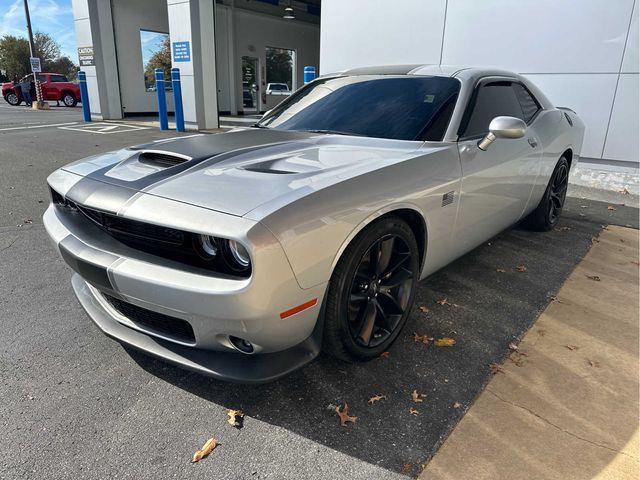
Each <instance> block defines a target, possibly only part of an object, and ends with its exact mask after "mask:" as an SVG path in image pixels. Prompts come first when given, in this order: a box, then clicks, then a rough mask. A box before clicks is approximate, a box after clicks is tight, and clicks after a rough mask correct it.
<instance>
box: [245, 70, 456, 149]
mask: <svg viewBox="0 0 640 480" xmlns="http://www.w3.org/2000/svg"><path fill="white" fill-rule="evenodd" d="M459 90H460V83H459V82H458V81H457V80H455V79H453V78H449V77H421V76H406V75H405V76H372V75H357V76H346V77H334V78H326V79H319V80H317V81H315V82H313V83H311V84H309V85H307V86H306V87H304V88H302V89H300V90H298V91H297V92H296V93H294V94H293V95H291V96H290V97H289V98H288V99H287V100H285V101H284V102H282V103H280V104H279V105H278V106H277V107H276V108H274V109H273V110H272V111H271V112H270V113H269V114H268V115H266V116H265V117H264V118H263V119H262V120H261V121H260V122H259V123H258V125H257V126H259V127H266V128H275V129H278V130H303V131H321V132H325V133H340V134H345V135H360V136H366V137H378V138H390V139H396V140H433V141H439V140H442V137H443V135H444V132H445V130H446V128H447V125H448V124H449V119H450V118H451V113H452V112H453V107H454V105H455V101H456V99H457V96H458V92H459Z"/></svg>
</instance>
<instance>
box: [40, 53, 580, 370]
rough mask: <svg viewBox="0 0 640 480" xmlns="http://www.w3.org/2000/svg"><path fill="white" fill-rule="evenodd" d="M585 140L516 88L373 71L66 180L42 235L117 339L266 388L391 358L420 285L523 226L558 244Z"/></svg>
mask: <svg viewBox="0 0 640 480" xmlns="http://www.w3.org/2000/svg"><path fill="white" fill-rule="evenodd" d="M583 136H584V124H583V122H582V121H581V120H580V118H579V117H578V115H576V113H575V112H573V111H572V110H570V109H566V108H560V107H556V106H554V105H553V104H552V103H551V102H550V101H549V99H547V97H546V96H545V95H544V94H543V93H542V92H541V91H540V90H538V88H536V87H535V85H533V84H532V83H531V82H530V80H529V79H527V78H525V77H523V76H521V75H518V74H515V73H512V72H506V71H500V70H494V69H478V68H464V67H460V66H452V67H447V66H429V65H426V66H389V67H376V68H361V69H356V70H352V71H347V72H344V73H342V74H338V75H333V76H327V77H321V78H318V79H316V80H315V81H313V82H311V83H309V84H307V85H305V86H304V87H302V88H301V89H299V90H297V91H296V92H295V93H294V94H293V95H291V96H289V97H288V98H285V99H284V100H283V101H282V103H280V104H279V105H278V106H277V107H275V108H274V109H273V110H271V111H270V112H269V113H267V114H266V115H265V116H264V117H263V118H262V119H261V120H260V121H259V122H258V123H256V124H255V125H253V128H249V127H248V128H244V129H235V130H232V131H229V132H226V133H222V134H219V135H192V136H189V137H184V138H177V139H167V140H162V141H155V142H152V143H149V144H146V145H139V146H137V147H131V148H127V149H123V150H119V151H116V152H110V153H105V154H101V155H98V156H93V157H90V158H87V159H86V160H80V161H77V162H74V163H72V164H70V165H67V166H65V167H62V168H61V169H59V170H56V171H55V172H53V173H52V174H51V175H50V176H49V178H48V183H49V188H50V193H51V205H50V206H49V208H48V209H47V211H46V212H45V214H44V226H45V228H46V230H47V232H48V234H49V236H50V237H51V239H52V241H53V244H54V245H55V246H56V250H57V251H58V252H59V253H60V254H61V256H62V258H63V259H64V260H65V262H66V263H67V264H68V265H69V266H70V267H71V268H72V269H73V270H74V272H75V273H74V275H73V279H72V285H73V289H74V290H75V293H76V296H77V297H78V299H79V301H80V303H81V305H82V306H83V307H84V309H85V310H86V311H87V313H88V314H89V316H90V317H91V319H92V320H93V321H94V322H95V323H96V324H97V325H98V327H99V328H100V329H101V330H102V331H103V332H104V333H105V334H107V335H108V336H110V337H113V338H115V339H116V340H118V341H119V342H121V343H123V344H127V345H131V346H133V347H135V348H137V349H139V350H142V351H144V352H146V353H148V354H150V355H154V356H156V357H159V358H162V359H164V360H166V361H169V362H172V363H174V364H177V365H179V366H182V367H184V368H188V369H191V370H195V371H197V372H200V373H204V374H208V375H212V376H214V377H216V378H219V379H223V380H233V381H240V382H263V381H268V380H274V379H276V378H278V377H281V376H282V375H285V374H287V373H289V372H291V371H292V370H295V369H296V368H299V367H301V366H302V365H304V364H306V363H307V362H309V361H311V360H312V359H313V358H314V357H316V356H317V355H318V353H319V352H320V349H321V348H322V349H323V350H325V351H326V352H327V353H329V354H331V355H333V356H335V357H338V358H340V359H343V360H350V361H353V360H367V359H372V358H376V357H378V356H379V355H380V354H381V353H382V352H384V351H386V350H387V349H388V348H389V347H390V346H391V344H392V343H393V342H394V340H395V339H396V338H397V337H398V335H399V334H400V332H401V330H402V328H403V326H404V325H405V323H406V321H407V318H408V317H409V313H410V312H411V308H412V305H413V300H414V296H415V293H416V286H417V282H418V281H419V280H420V279H423V278H425V277H426V276H428V275H430V274H432V273H433V272H435V271H437V270H439V269H440V268H442V267H444V266H445V265H446V264H448V263H449V262H451V261H453V260H455V259H456V258H458V257H460V256H461V255H463V254H465V253H466V252H468V251H470V250H471V249H473V248H475V247H477V246H478V245H481V244H482V243H483V242H486V241H487V240H488V239H490V238H491V237H493V236H494V235H496V234H497V233H499V232H500V231H502V230H504V229H506V228H508V227H509V226H510V225H513V224H514V223H516V222H519V221H521V220H525V221H526V223H527V224H528V225H529V227H530V228H531V229H534V230H540V231H548V230H552V229H553V228H554V227H555V226H556V224H557V222H558V219H559V216H560V214H561V212H562V208H563V205H564V201H565V196H566V192H567V184H568V178H569V171H570V169H571V168H572V167H575V165H576V163H577V162H578V159H579V157H580V154H581V148H582V142H583ZM522 236H523V238H526V237H527V234H526V233H524V234H522ZM528 241H535V242H544V241H545V240H544V237H540V236H533V235H532V236H531V238H530V240H528ZM553 254H554V250H553V246H552V245H550V246H549V255H553ZM498 327H499V326H496V328H498ZM372 368H375V366H372Z"/></svg>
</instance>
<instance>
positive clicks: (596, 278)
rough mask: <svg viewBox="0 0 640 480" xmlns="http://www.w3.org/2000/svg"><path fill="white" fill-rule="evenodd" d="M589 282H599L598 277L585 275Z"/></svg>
mask: <svg viewBox="0 0 640 480" xmlns="http://www.w3.org/2000/svg"><path fill="white" fill-rule="evenodd" d="M585 276H586V277H587V278H588V279H589V280H593V281H594V282H599V281H600V277H599V276H598V275H585Z"/></svg>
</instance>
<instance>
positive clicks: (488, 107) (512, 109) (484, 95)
mask: <svg viewBox="0 0 640 480" xmlns="http://www.w3.org/2000/svg"><path fill="white" fill-rule="evenodd" d="M501 115H507V116H509V117H516V118H520V119H522V120H524V118H523V115H522V108H521V107H520V102H519V101H518V99H517V97H516V93H515V91H514V90H513V88H511V82H493V83H488V84H486V85H483V86H481V87H480V89H479V90H478V93H477V96H476V100H475V103H474V105H473V110H472V111H471V115H470V116H469V120H468V122H467V125H466V127H465V128H464V131H463V132H462V136H463V137H475V136H480V135H484V134H486V133H487V132H488V131H489V124H490V123H491V120H493V119H494V118H495V117H499V116H501Z"/></svg>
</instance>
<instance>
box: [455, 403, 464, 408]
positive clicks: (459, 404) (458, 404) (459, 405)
mask: <svg viewBox="0 0 640 480" xmlns="http://www.w3.org/2000/svg"><path fill="white" fill-rule="evenodd" d="M461 406H462V404H461V403H460V402H455V403H454V404H453V408H460V407H461Z"/></svg>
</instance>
